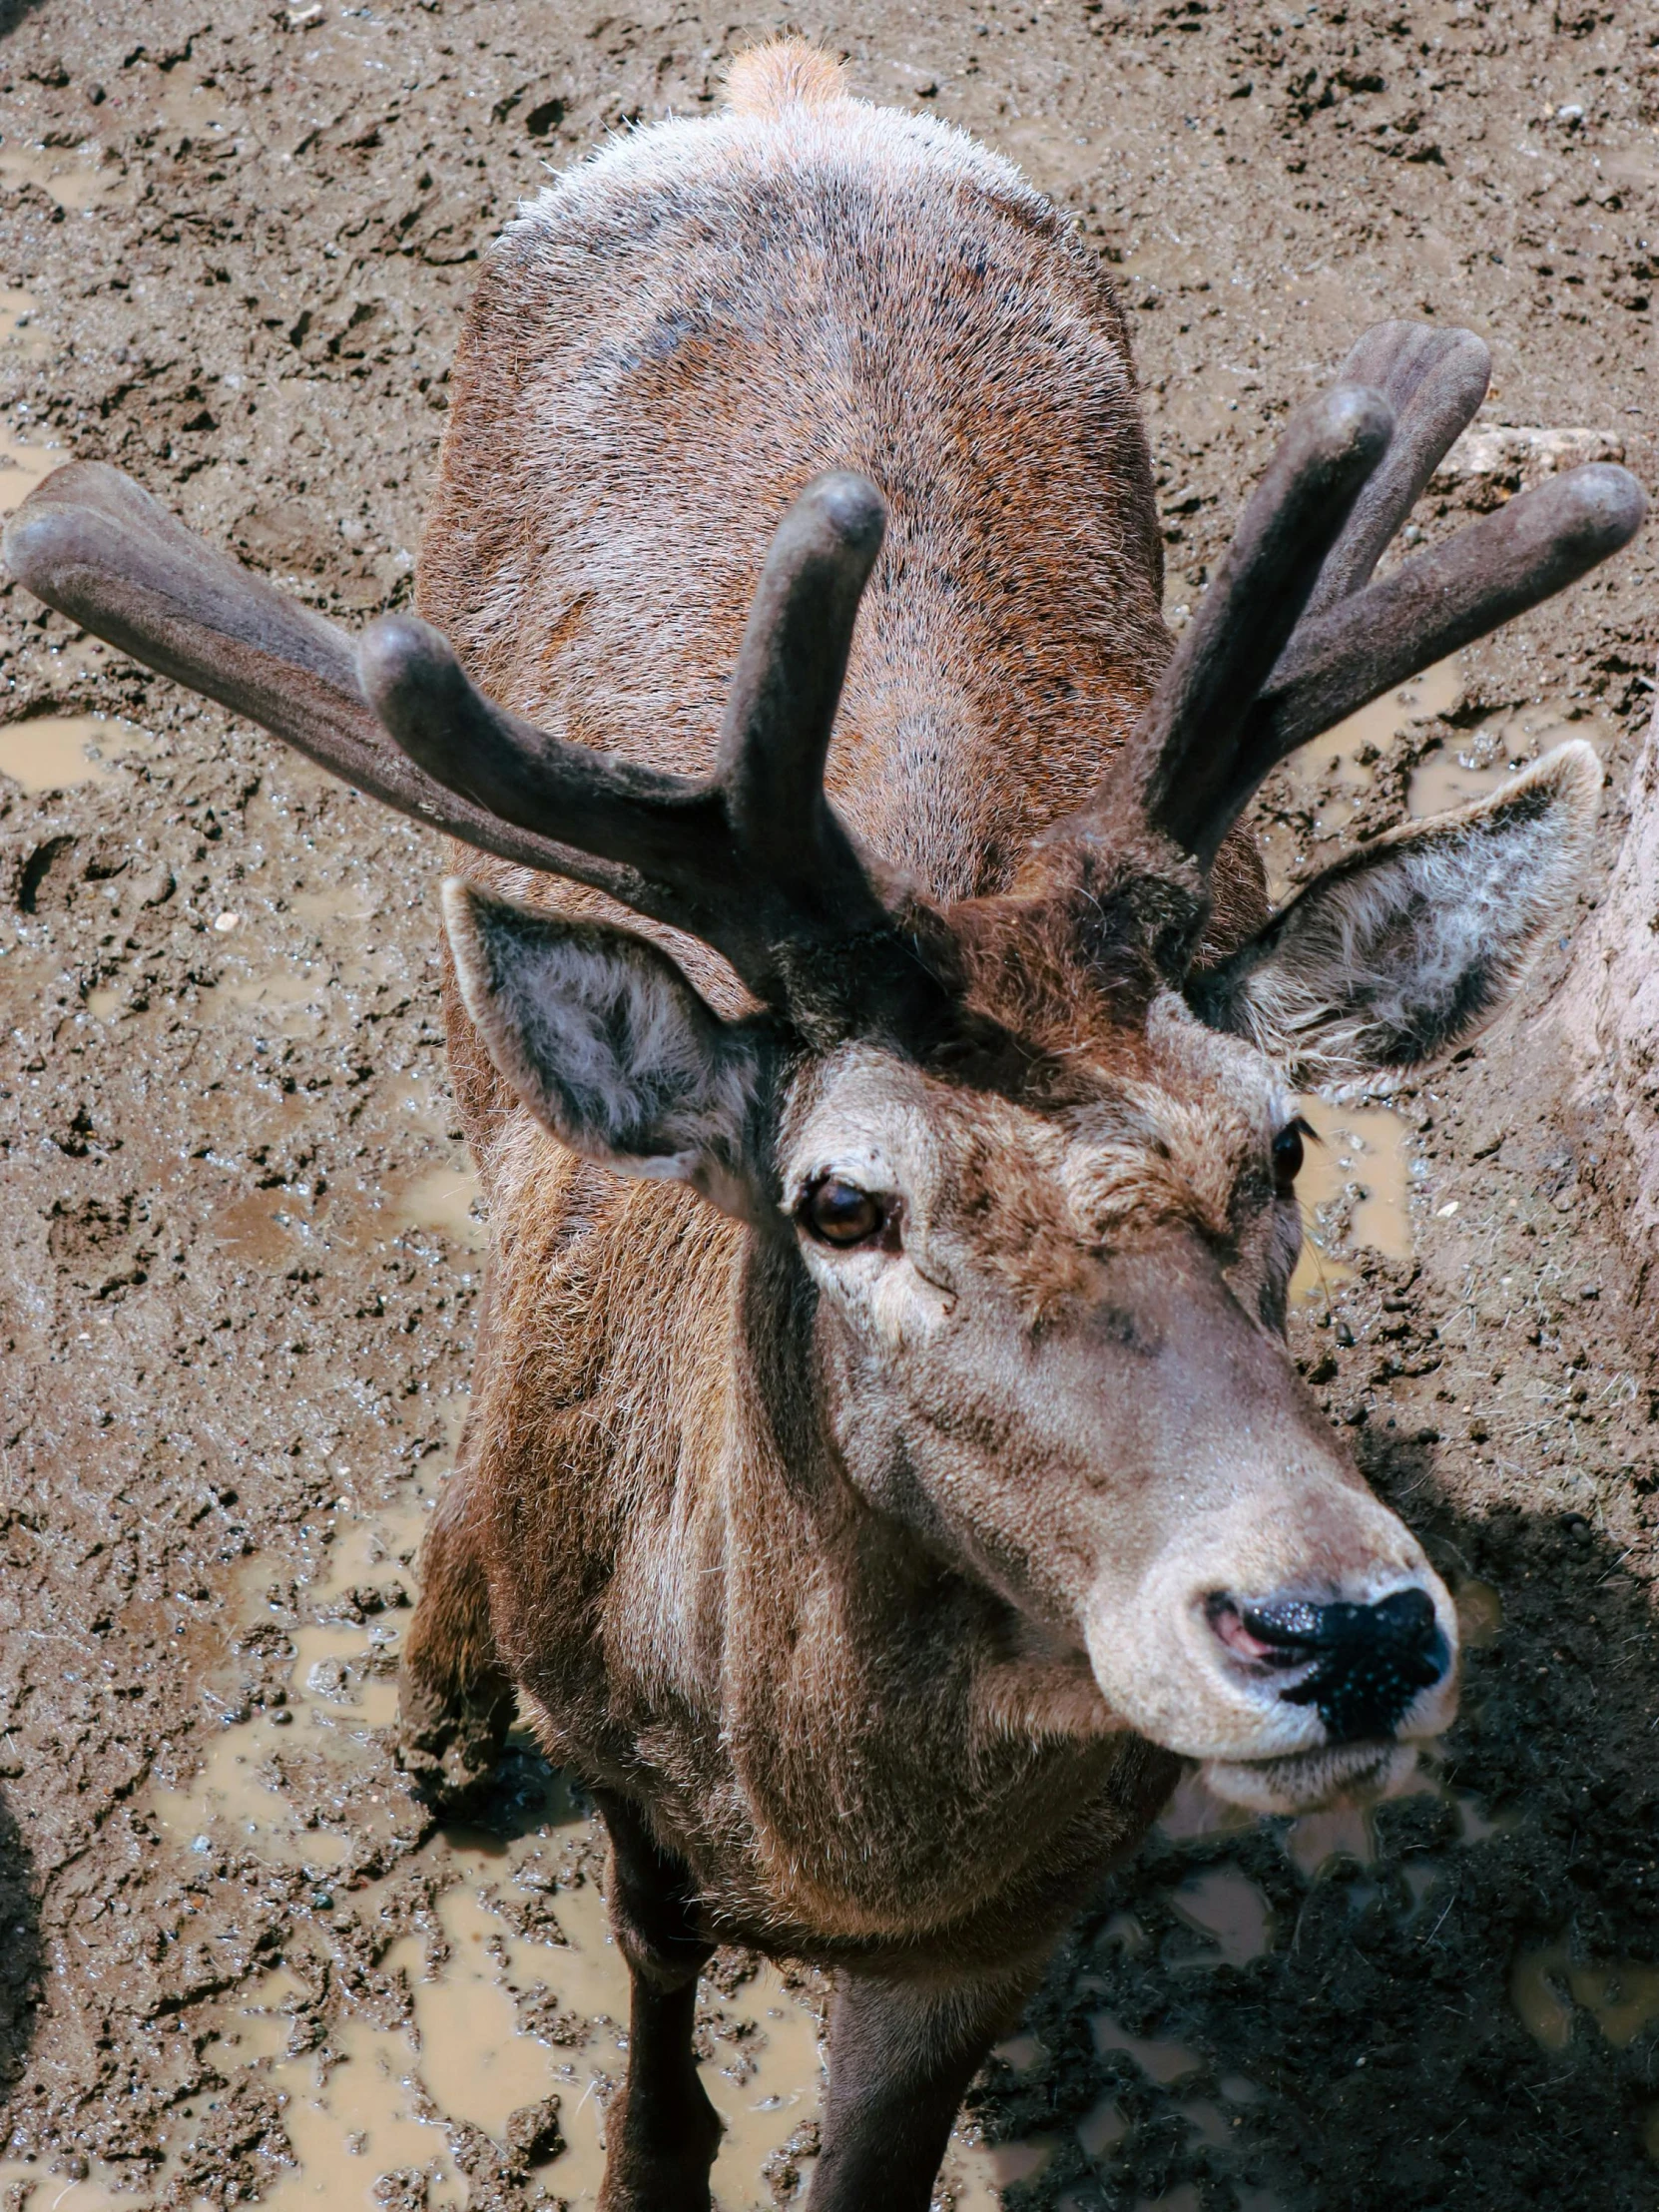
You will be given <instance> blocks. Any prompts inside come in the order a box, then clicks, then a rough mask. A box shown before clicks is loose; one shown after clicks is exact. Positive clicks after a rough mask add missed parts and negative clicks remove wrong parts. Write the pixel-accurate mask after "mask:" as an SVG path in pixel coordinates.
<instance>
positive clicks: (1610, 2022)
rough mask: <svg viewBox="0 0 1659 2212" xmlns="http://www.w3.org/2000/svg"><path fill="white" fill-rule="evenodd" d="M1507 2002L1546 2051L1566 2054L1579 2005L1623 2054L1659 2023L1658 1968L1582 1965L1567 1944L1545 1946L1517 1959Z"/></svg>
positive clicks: (1631, 1963)
mask: <svg viewBox="0 0 1659 2212" xmlns="http://www.w3.org/2000/svg"><path fill="white" fill-rule="evenodd" d="M1509 2001H1510V2002H1511V2003H1512V2004H1513V2005H1514V2007H1515V2010H1516V2011H1517V2012H1518V2013H1519V2014H1520V2018H1521V2024H1522V2025H1523V2026H1524V2027H1525V2029H1526V2032H1527V2033H1528V2034H1529V2035H1530V2036H1531V2037H1532V2040H1533V2041H1534V2042H1535V2043H1538V2044H1541V2045H1542V2047H1543V2048H1544V2049H1545V2050H1565V2049H1566V2047H1567V2045H1568V2043H1570V2042H1571V2040H1572V2032H1573V2021H1574V2016H1575V2014H1574V2007H1575V2006H1577V2007H1579V2008H1581V2009H1582V2010H1584V2011H1586V2012H1588V2013H1589V2014H1590V2016H1591V2018H1592V2019H1593V2020H1594V2021H1595V2024H1596V2026H1597V2027H1598V2028H1599V2029H1600V2030H1601V2032H1602V2034H1603V2035H1605V2036H1606V2038H1607V2040H1608V2041H1609V2042H1610V2043H1611V2044H1612V2045H1613V2048H1614V2049H1615V2050H1624V2049H1625V2048H1626V2047H1627V2046H1628V2045H1629V2044H1631V2043H1633V2042H1634V2041H1635V2040H1636V2037H1637V2036H1638V2035H1639V2034H1640V2033H1641V2032H1642V2030H1643V2028H1645V2027H1649V2026H1651V2025H1652V2024H1653V2022H1654V2021H1655V2020H1659V1966H1654V1965H1648V1964H1646V1963H1644V1962H1642V1961H1641V1960H1638V1959H1634V1958H1614V1959H1603V1960H1601V1961H1599V1962H1597V1961H1593V1960H1592V1961H1588V1962H1586V1963H1584V1964H1582V1965H1580V1964H1577V1963H1575V1962H1574V1961H1573V1960H1572V1959H1571V1958H1570V1957H1569V1956H1568V1952H1567V1946H1566V1944H1565V1943H1564V1942H1559V1943H1547V1944H1545V1945H1544V1946H1543V1948H1542V1949H1539V1950H1523V1951H1522V1952H1521V1954H1520V1956H1519V1957H1518V1958H1517V1959H1516V1960H1515V1963H1514V1965H1513V1966H1512V1967H1511V1969H1510V1973H1509ZM1656 2155H1659V2150H1656Z"/></svg>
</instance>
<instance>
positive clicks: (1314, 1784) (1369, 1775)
mask: <svg viewBox="0 0 1659 2212" xmlns="http://www.w3.org/2000/svg"><path fill="white" fill-rule="evenodd" d="M1416 1764H1417V1754H1416V1747H1415V1746H1414V1745H1412V1744H1401V1743H1395V1742H1394V1741H1393V1740H1392V1739H1391V1738H1390V1739H1388V1740H1386V1741H1378V1742H1373V1743H1358V1744H1328V1745H1325V1746H1322V1747H1321V1748H1320V1749H1319V1750H1317V1751H1301V1752H1290V1753H1287V1754H1285V1755H1284V1756H1283V1757H1281V1758H1277V1759H1210V1760H1207V1761H1206V1762H1205V1764H1204V1766H1203V1767H1202V1769H1201V1770H1200V1771H1201V1773H1202V1776H1203V1780H1204V1783H1205V1786H1206V1787H1207V1788H1208V1789H1209V1790H1210V1791H1211V1793H1212V1794H1213V1795H1214V1796H1216V1797H1219V1798H1221V1799H1223V1800H1224V1801H1225V1802H1226V1803H1227V1804H1229V1805H1240V1806H1243V1807H1244V1808H1245V1809H1246V1810H1247V1811H1248V1812H1252V1813H1312V1812H1315V1811H1317V1810H1318V1809H1319V1808H1320V1807H1321V1806H1326V1805H1330V1804H1332V1803H1333V1802H1334V1801H1335V1800H1337V1799H1339V1798H1351V1799H1354V1800H1357V1801H1358V1802H1359V1803H1361V1804H1375V1803H1376V1802H1377V1800H1378V1799H1380V1798H1385V1797H1392V1796H1395V1795H1396V1794H1397V1793H1398V1792H1399V1790H1400V1789H1401V1788H1402V1787H1403V1786H1404V1784H1405V1783H1406V1782H1407V1781H1409V1779H1410V1777H1411V1775H1412V1774H1413V1773H1414V1772H1415V1769H1416Z"/></svg>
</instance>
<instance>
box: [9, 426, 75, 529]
mask: <svg viewBox="0 0 1659 2212" xmlns="http://www.w3.org/2000/svg"><path fill="white" fill-rule="evenodd" d="M73 458H74V455H73V454H71V453H66V452H65V451H64V450H63V448H62V447H61V446H56V445H25V443H24V442H23V440H22V439H21V438H20V437H18V436H17V435H16V434H15V433H14V432H13V431H11V430H7V429H0V515H9V514H10V513H11V511H12V509H13V508H14V507H21V506H22V504H23V502H24V500H25V499H27V498H28V496H29V494H30V492H32V491H33V490H34V488H35V486H36V485H37V484H39V483H44V482H45V480H46V478H47V477H48V476H50V475H51V473H52V471H53V470H54V469H55V468H62V467H63V466H64V465H65V463H66V462H68V461H70V460H73Z"/></svg>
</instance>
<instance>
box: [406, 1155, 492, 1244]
mask: <svg viewBox="0 0 1659 2212" xmlns="http://www.w3.org/2000/svg"><path fill="white" fill-rule="evenodd" d="M475 1207H476V1208H477V1209H478V1210H477V1212H474V1210H473V1209H474V1208H475ZM384 1214H385V1215H389V1216H390V1217H391V1218H392V1220H393V1221H394V1222H395V1223H396V1225H397V1226H398V1227H399V1228H404V1229H436V1230H438V1231H440V1232H441V1233H442V1234H443V1235H444V1236H445V1237H447V1238H448V1239H449V1241H450V1242H451V1244H457V1245H459V1246H461V1248H462V1249H463V1250H464V1251H467V1252H482V1251H483V1249H484V1246H485V1245H486V1244H487V1243H488V1241H489V1231H488V1229H487V1227H486V1226H485V1223H484V1220H483V1189H482V1186H481V1184H480V1183H479V1181H478V1171H477V1170H476V1169H475V1168H473V1167H470V1166H468V1167H459V1168H431V1169H428V1171H427V1172H426V1174H424V1175H417V1176H416V1177H415V1178H414V1180H413V1181H412V1182H409V1183H405V1184H403V1185H402V1186H401V1187H400V1188H397V1189H395V1190H392V1191H389V1192H388V1193H387V1194H386V1202H385V1207H384Z"/></svg>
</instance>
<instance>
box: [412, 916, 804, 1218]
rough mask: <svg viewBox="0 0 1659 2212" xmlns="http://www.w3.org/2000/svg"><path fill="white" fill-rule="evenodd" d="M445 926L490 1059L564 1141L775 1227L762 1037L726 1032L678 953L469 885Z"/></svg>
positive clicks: (632, 1172) (596, 1157)
mask: <svg viewBox="0 0 1659 2212" xmlns="http://www.w3.org/2000/svg"><path fill="white" fill-rule="evenodd" d="M443 915H444V922H445V924H446V926H447V928H448V931H449V942H450V945H451V947H452V948H453V951H454V954H455V967H456V973H457V976H458V979H459V982H460V988H461V997H462V999H463V1001H464V1002H465V1005H466V1010H467V1012H468V1014H470V1015H471V1017H472V1020H473V1023H474V1025H475V1027H476V1028H477V1030H478V1032H479V1034H480V1036H481V1037H482V1038H483V1040H484V1043H485V1044H486V1045H487V1046H488V1048H489V1054H490V1058H491V1059H492V1060H493V1061H494V1062H495V1064H496V1066H497V1067H498V1068H499V1069H500V1070H501V1073H502V1074H503V1075H504V1076H505V1077H506V1078H507V1081H508V1082H509V1083H511V1085H512V1086H513V1088H514V1090H515V1091H517V1093H518V1095H519V1097H520V1098H521V1099H523V1101H524V1103H525V1105H526V1106H528V1107H529V1109H530V1111H531V1112H532V1113H533V1114H535V1115H536V1116H537V1118H538V1119H539V1120H540V1121H542V1122H544V1123H545V1124H546V1125H547V1127H548V1128H549V1129H551V1130H552V1132H553V1134H554V1135H555V1136H556V1137H557V1138H559V1140H560V1141H561V1143H564V1144H567V1145H569V1146H570V1148H571V1149H572V1151H575V1152H580V1153H584V1154H586V1156H587V1157H588V1158H589V1159H592V1160H599V1161H602V1162H603V1163H604V1164H605V1165H607V1166H609V1167H612V1168H615V1169H617V1170H618V1171H619V1173H621V1174H624V1175H642V1176H650V1177H656V1178H660V1179H663V1180H666V1181H672V1182H682V1183H690V1184H691V1185H692V1186H693V1187H694V1188H695V1189H696V1190H698V1191H700V1192H702V1194H703V1196H704V1197H705V1198H707V1199H710V1200H711V1201H712V1202H713V1203H714V1204H715V1205H717V1206H719V1207H720V1208H721V1209H722V1210H723V1211H724V1212H726V1213H729V1214H736V1215H737V1216H739V1218H740V1219H743V1220H755V1219H758V1218H761V1217H762V1215H763V1213H764V1211H765V1209H764V1206H763V1204H762V1201H761V1199H760V1196H759V1193H758V1190H757V1187H756V1177H755V1174H754V1172H753V1169H752V1166H751V1161H752V1155H753V1145H752V1131H753V1127H754V1122H755V1104H756V1098H757V1093H758V1091H759V1088H760V1079H761V1073H762V1069H761V1054H760V1050H759V1045H758V1041H757V1039H756V1038H755V1037H754V1036H753V1034H752V1033H751V1032H749V1031H748V1030H746V1029H744V1028H741V1027H736V1026H733V1025H732V1024H730V1023H727V1022H724V1021H722V1020H721V1018H720V1016H719V1015H718V1014H716V1013H715V1011H714V1010H713V1008H712V1007H710V1006H709V1005H707V1004H706V1003H705V1001H704V1000H703V999H702V998H701V997H700V996H699V995H698V993H697V992H696V991H695V990H693V988H692V986H691V984H690V983H688V982H687V980H686V978H685V976H684V975H682V974H681V972H680V970H679V969H678V968H677V967H676V966H675V964H674V962H673V961H672V960H670V959H669V958H668V957H667V955H666V954H665V953H662V952H659V951H658V949H657V947H656V946H655V945H654V944H649V943H647V942H646V940H645V939H644V938H643V937H636V936H632V935H630V934H629V933H628V931H626V930H623V929H612V928H607V927H604V926H603V925H601V924H599V923H596V922H580V921H566V920H563V919H562V918H560V917H559V916H557V915H554V914H547V913H539V912H536V911H534V910H532V909H530V908H528V907H524V906H515V905H513V904H511V903H510V902H509V901H507V900H506V899H501V898H494V897H491V896H490V895H488V894H487V893H486V892H484V891H480V890H479V889H477V888H476V887H475V886H474V885H473V884H471V883H467V882H463V881H462V880H461V879H460V878H458V877H455V876H451V877H450V878H449V880H448V881H447V882H446V883H445V884H444V886H443Z"/></svg>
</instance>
